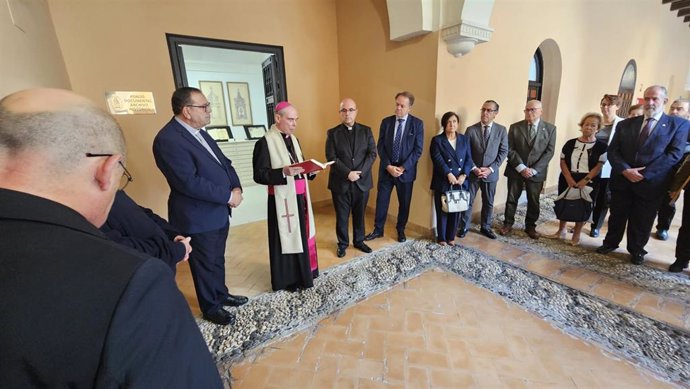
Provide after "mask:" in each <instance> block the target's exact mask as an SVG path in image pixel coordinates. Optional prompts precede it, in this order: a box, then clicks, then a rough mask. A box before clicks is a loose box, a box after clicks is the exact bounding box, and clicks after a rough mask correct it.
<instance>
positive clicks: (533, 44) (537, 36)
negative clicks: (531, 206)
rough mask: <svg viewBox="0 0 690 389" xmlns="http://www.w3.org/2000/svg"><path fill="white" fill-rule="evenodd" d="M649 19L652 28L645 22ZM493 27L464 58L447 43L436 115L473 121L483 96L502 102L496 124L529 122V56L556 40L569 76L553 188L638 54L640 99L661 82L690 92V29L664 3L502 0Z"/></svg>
mask: <svg viewBox="0 0 690 389" xmlns="http://www.w3.org/2000/svg"><path fill="white" fill-rule="evenodd" d="M633 3H634V5H633ZM535 12H536V13H535ZM542 15H548V17H541V16H542ZM535 16H536V18H535ZM631 20H632V21H635V22H634V23H631V22H630V21H631ZM642 20H647V22H648V23H649V26H648V27H646V28H642V27H640V25H641V21H642ZM491 27H492V28H494V29H495V32H494V33H493V37H492V39H491V41H490V42H488V43H484V44H481V45H479V46H477V47H476V48H475V49H474V50H473V51H471V52H470V53H469V54H468V55H467V56H465V57H461V58H454V57H453V56H452V55H451V54H449V53H448V52H447V50H446V47H445V43H443V42H442V41H441V42H440V44H439V47H438V51H439V59H438V70H437V72H438V78H437V99H436V116H437V117H439V118H440V116H441V115H442V114H443V113H444V112H446V111H448V110H455V111H457V112H459V113H460V114H461V121H462V125H463V127H466V126H468V125H471V124H473V123H475V122H477V121H478V120H479V107H480V106H481V104H482V102H483V101H484V100H486V99H494V100H497V101H498V102H499V104H501V111H500V114H499V115H498V117H497V119H496V121H497V122H499V123H501V124H504V125H506V126H508V125H509V124H510V123H513V122H515V121H518V120H522V119H523V118H524V117H523V113H522V109H523V108H524V104H525V99H526V90H527V74H528V70H529V62H530V59H531V57H532V55H533V53H534V51H535V49H536V48H537V47H538V46H539V45H540V43H541V42H543V41H544V40H547V39H553V40H554V41H555V42H556V44H557V45H558V47H559V49H560V52H561V56H562V57H561V60H562V76H561V86H560V93H559V96H558V107H557V111H556V115H555V124H556V125H557V127H558V140H557V143H556V156H555V158H554V160H553V161H552V163H551V165H550V171H549V180H548V182H547V186H554V185H556V183H557V177H558V173H559V169H558V161H557V160H558V155H559V154H560V149H561V147H562V145H563V144H564V143H565V141H566V140H567V139H570V138H574V137H576V136H577V135H579V132H578V131H579V127H578V126H577V123H578V121H579V119H580V117H581V116H582V115H583V114H584V113H585V112H587V111H596V112H599V100H600V99H601V96H602V95H603V94H604V93H617V92H618V84H619V82H620V78H621V74H622V72H623V69H624V67H625V65H626V64H627V62H628V61H629V60H630V59H631V58H634V59H635V60H636V61H637V66H638V78H637V92H636V97H641V95H642V90H643V89H644V87H646V86H649V85H651V84H654V83H661V84H663V85H667V86H668V87H669V89H670V94H671V95H672V96H678V95H680V94H685V95H687V92H683V84H684V82H685V77H686V75H687V72H688V69H689V68H690V63H689V62H688V58H690V34H688V28H687V25H686V24H682V23H681V21H680V20H679V19H678V18H677V17H675V15H674V14H671V13H670V12H669V11H668V6H667V5H662V4H661V3H660V2H655V1H647V0H636V1H634V2H632V1H621V0H618V1H580V0H560V1H553V0H532V1H528V2H525V1H514V0H496V2H495V6H494V10H493V14H492V18H491ZM549 108H550V109H553V107H549ZM505 196H506V184H505V181H503V182H499V185H498V192H497V197H496V202H497V204H503V203H505Z"/></svg>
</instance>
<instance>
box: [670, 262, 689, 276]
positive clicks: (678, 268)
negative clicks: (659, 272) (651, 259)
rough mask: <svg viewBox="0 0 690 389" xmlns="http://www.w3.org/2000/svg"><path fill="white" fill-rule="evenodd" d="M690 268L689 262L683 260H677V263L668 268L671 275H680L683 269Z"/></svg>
mask: <svg viewBox="0 0 690 389" xmlns="http://www.w3.org/2000/svg"><path fill="white" fill-rule="evenodd" d="M687 268H688V261H687V260H685V261H683V260H681V259H676V261H675V262H673V263H672V264H671V266H669V267H668V271H670V272H671V273H680V272H682V271H683V269H687Z"/></svg>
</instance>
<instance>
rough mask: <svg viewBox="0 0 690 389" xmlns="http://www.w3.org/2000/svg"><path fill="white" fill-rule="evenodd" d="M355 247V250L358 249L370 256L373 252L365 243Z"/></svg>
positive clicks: (356, 244)
mask: <svg viewBox="0 0 690 389" xmlns="http://www.w3.org/2000/svg"><path fill="white" fill-rule="evenodd" d="M353 246H355V248H356V249H357V250H359V251H363V252H365V253H367V254H369V253H370V252H371V247H369V246H367V244H366V243H364V242H361V243H355V244H354V245H353Z"/></svg>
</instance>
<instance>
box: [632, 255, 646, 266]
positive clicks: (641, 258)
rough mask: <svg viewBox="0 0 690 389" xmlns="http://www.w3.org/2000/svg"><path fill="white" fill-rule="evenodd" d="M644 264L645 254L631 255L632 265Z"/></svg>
mask: <svg viewBox="0 0 690 389" xmlns="http://www.w3.org/2000/svg"><path fill="white" fill-rule="evenodd" d="M642 262H644V254H642V253H639V254H630V263H632V264H633V265H642Z"/></svg>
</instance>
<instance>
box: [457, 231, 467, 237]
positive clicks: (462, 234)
mask: <svg viewBox="0 0 690 389" xmlns="http://www.w3.org/2000/svg"><path fill="white" fill-rule="evenodd" d="M456 236H457V237H458V238H464V237H466V236H467V230H458V233H457V234H456Z"/></svg>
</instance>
